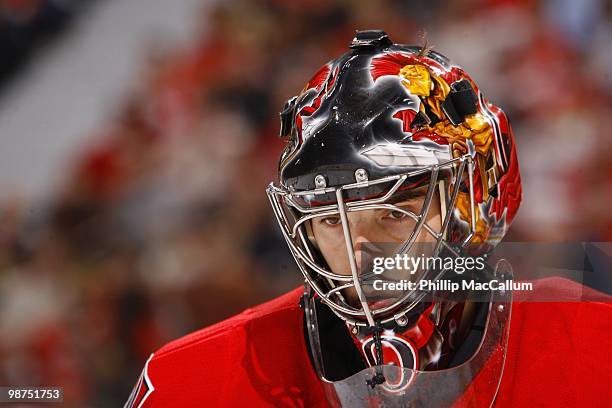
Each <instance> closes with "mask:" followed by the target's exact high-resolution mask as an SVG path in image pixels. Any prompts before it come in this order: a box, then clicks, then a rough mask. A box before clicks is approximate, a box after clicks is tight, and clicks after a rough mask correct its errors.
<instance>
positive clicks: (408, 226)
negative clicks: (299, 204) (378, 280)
mask: <svg viewBox="0 0 612 408" xmlns="http://www.w3.org/2000/svg"><path fill="white" fill-rule="evenodd" d="M426 194H427V187H423V188H419V189H415V190H413V191H411V192H410V194H409V195H408V197H406V198H405V199H401V201H399V202H397V203H395V205H396V206H398V207H400V208H402V209H405V210H409V211H411V212H413V213H415V214H420V213H421V210H422V208H423V204H424V202H425V196H426ZM347 216H348V221H349V227H350V231H351V238H352V241H353V251H354V252H355V257H356V262H357V268H358V270H359V269H360V268H361V266H362V264H367V262H368V261H369V259H368V258H367V257H371V256H372V254H371V253H372V250H371V248H373V247H376V246H377V244H380V243H397V244H400V243H403V242H405V241H406V240H407V238H408V237H409V236H410V234H411V233H412V231H413V230H414V228H415V225H416V221H415V220H414V219H413V218H411V217H410V216H409V215H406V214H404V213H402V212H400V211H397V210H390V209H375V210H364V211H353V212H349V213H348V214H347ZM426 222H427V224H428V225H429V227H430V228H431V229H432V230H433V231H436V232H439V231H440V230H441V228H442V217H441V212H440V200H439V196H438V194H435V193H434V195H433V197H432V201H431V206H430V208H429V211H428V214H427V219H426ZM312 232H313V235H314V238H315V240H316V242H317V245H318V247H319V250H320V251H321V254H322V255H323V257H324V258H325V261H326V262H327V264H328V265H329V267H330V269H331V270H332V272H334V273H337V274H339V275H347V276H350V275H351V268H350V264H349V258H348V254H347V249H346V243H345V240H344V233H343V230H342V224H341V222H340V216H339V215H334V216H328V217H319V218H315V219H313V220H312ZM416 242H419V243H428V242H431V243H434V242H436V238H435V237H434V236H433V235H431V234H430V233H428V232H427V231H426V229H425V228H421V231H420V232H419V235H418V236H417V238H416ZM346 295H347V296H348V298H349V300H350V301H352V303H354V302H355V301H356V292H355V291H354V289H352V290H350V291H348V292H347V293H346Z"/></svg>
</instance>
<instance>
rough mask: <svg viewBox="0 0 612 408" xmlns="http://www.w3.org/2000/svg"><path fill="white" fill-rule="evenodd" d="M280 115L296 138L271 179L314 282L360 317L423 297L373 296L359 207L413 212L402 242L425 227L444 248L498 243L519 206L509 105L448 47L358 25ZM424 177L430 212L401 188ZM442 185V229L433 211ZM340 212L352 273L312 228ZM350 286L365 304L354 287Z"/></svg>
mask: <svg viewBox="0 0 612 408" xmlns="http://www.w3.org/2000/svg"><path fill="white" fill-rule="evenodd" d="M280 116H281V129H280V136H281V138H282V139H283V140H284V141H285V142H286V146H285V149H284V151H283V153H282V155H281V158H280V162H279V168H278V170H279V181H280V184H279V185H274V184H270V185H269V187H268V189H267V194H268V197H269V199H270V202H271V204H272V208H273V210H274V214H275V216H276V219H277V220H278V223H279V225H280V227H281V231H282V234H283V236H284V238H285V239H286V241H287V243H288V245H289V248H290V250H291V253H292V255H293V256H294V258H295V260H296V262H297V264H298V266H299V268H300V270H301V272H302V273H303V275H304V278H305V279H306V281H307V283H308V285H309V286H310V287H312V289H313V290H314V292H315V293H316V295H317V296H318V297H320V299H321V301H323V302H324V303H326V304H327V305H328V306H329V307H330V308H331V309H332V311H333V312H334V313H335V314H336V315H338V316H340V317H341V318H342V319H344V320H345V321H346V322H347V323H349V324H351V325H355V326H370V327H374V326H375V325H377V324H385V323H387V322H390V321H392V320H394V319H395V320H397V319H398V318H401V317H402V316H405V315H406V314H407V313H408V312H409V311H410V310H412V309H413V308H414V307H415V305H416V304H418V303H419V300H420V298H419V294H418V293H414V292H408V293H406V294H404V295H402V296H401V297H400V298H398V299H396V300H394V301H393V302H386V303H385V304H383V305H382V306H381V305H377V304H375V303H372V302H369V301H368V299H366V297H365V294H364V290H363V288H362V280H361V278H360V276H359V271H358V267H357V262H356V258H355V253H354V249H353V248H354V246H353V242H352V239H351V234H350V229H349V225H348V221H347V217H348V214H349V213H351V212H353V211H364V210H371V209H387V210H389V209H392V210H394V211H399V212H402V213H403V214H406V215H407V216H408V217H410V218H411V219H412V220H413V221H414V230H413V231H412V233H411V234H409V236H407V237H405V242H404V243H403V244H402V245H400V246H399V247H398V248H399V250H398V253H402V252H403V253H406V252H408V251H409V250H410V248H412V246H413V245H414V244H415V241H416V240H417V237H418V236H419V234H420V233H421V232H423V231H424V233H426V234H429V235H430V236H431V237H433V241H435V243H434V252H435V253H436V254H437V253H439V251H441V250H444V249H447V250H452V251H461V250H462V248H465V247H466V246H467V245H468V244H470V248H471V249H473V248H474V247H475V246H474V245H476V246H477V248H478V251H480V252H483V253H484V252H488V251H490V250H491V249H492V248H494V246H495V245H496V244H497V243H498V242H499V241H500V240H501V239H502V238H503V236H504V235H505V233H506V231H507V230H508V227H509V225H510V223H511V222H512V219H513V218H514V216H515V214H516V212H517V210H518V207H519V203H520V198H521V182H520V175H519V168H518V162H517V157H516V149H515V144H514V137H513V134H512V130H511V128H510V125H509V123H508V120H507V118H506V115H505V114H504V113H503V112H502V110H501V109H500V108H498V107H497V106H495V105H493V104H491V103H490V102H488V101H487V100H486V98H485V97H484V95H483V94H482V93H481V91H480V90H479V89H478V87H477V86H476V84H475V83H474V81H473V80H472V79H471V78H470V77H469V76H468V75H467V74H466V73H465V72H464V71H463V70H462V69H461V68H459V67H458V66H456V65H453V64H452V63H451V62H450V61H449V60H448V59H447V58H446V57H444V56H443V55H441V54H439V53H437V52H434V51H427V50H422V49H421V48H420V47H415V46H408V45H398V44H392V42H391V41H390V40H389V37H388V36H387V35H386V34H385V33H384V32H382V31H367V32H358V33H357V36H356V38H355V39H354V40H353V42H352V44H351V45H350V51H349V52H347V53H346V54H344V55H342V56H340V57H339V58H337V59H334V60H332V61H330V62H328V63H327V64H325V65H324V66H323V67H322V68H321V69H320V70H319V71H318V72H317V73H316V74H315V75H314V76H313V77H312V79H311V80H310V81H308V83H307V84H306V85H305V86H304V88H303V89H302V91H301V92H300V93H299V95H297V96H295V97H293V98H291V99H289V100H288V101H287V103H286V104H285V106H284V108H283V109H282V112H281V114H280ZM425 186H427V187H425ZM419 187H421V188H426V189H427V193H426V195H425V199H424V203H423V207H422V209H421V211H420V212H413V211H408V210H406V209H405V208H401V207H398V206H396V205H394V203H395V202H396V201H397V200H394V198H395V197H397V195H398V194H402V193H404V192H406V191H408V190H411V189H414V188H419ZM436 196H438V197H439V201H440V205H441V208H440V211H441V217H442V229H441V230H440V231H438V230H434V229H432V228H431V227H430V226H429V225H428V224H427V223H426V222H425V220H426V218H427V214H428V211H429V210H430V207H431V204H432V202H434V197H436ZM436 198H437V197H436ZM333 215H336V216H339V217H340V220H341V224H342V230H343V234H344V238H345V240H346V244H347V245H346V249H347V254H348V257H349V262H350V266H351V275H340V274H337V273H334V272H333V271H332V270H330V268H329V267H328V265H327V264H326V262H325V260H324V259H323V257H322V256H321V254H320V252H319V250H318V248H317V245H316V242H314V240H313V238H312V233H311V230H309V228H310V227H309V225H310V221H311V220H312V219H313V218H315V217H319V216H333ZM349 288H354V290H355V291H356V293H357V296H358V299H359V302H358V303H359V305H356V304H350V303H349V302H347V301H346V299H345V296H343V293H345V291H346V290H347V289H349ZM378 303H380V302H378ZM383 303H384V302H383Z"/></svg>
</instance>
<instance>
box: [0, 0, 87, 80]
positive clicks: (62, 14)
mask: <svg viewBox="0 0 612 408" xmlns="http://www.w3.org/2000/svg"><path fill="white" fill-rule="evenodd" d="M93 1H94V0H78V1H74V0H0V86H1V85H3V83H4V81H6V80H8V79H9V78H11V76H12V75H14V74H15V73H17V72H18V71H19V70H20V69H21V68H22V66H23V65H24V63H26V62H27V61H28V60H29V59H30V57H31V55H32V54H34V53H35V52H36V51H37V50H39V49H40V48H42V47H44V46H45V45H47V44H48V43H49V42H50V40H52V39H54V38H57V35H58V34H59V33H61V32H62V31H64V30H66V29H67V28H68V27H69V26H70V23H71V22H72V21H73V19H74V17H75V16H76V15H78V14H79V13H80V12H82V11H83V9H85V6H87V5H89V4H90V3H92V2H93Z"/></svg>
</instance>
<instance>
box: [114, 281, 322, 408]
mask: <svg viewBox="0 0 612 408" xmlns="http://www.w3.org/2000/svg"><path fill="white" fill-rule="evenodd" d="M302 292H303V289H301V288H297V289H295V290H292V291H290V292H288V293H286V294H284V295H282V296H280V297H278V298H276V299H273V300H271V301H269V302H266V303H263V304H261V305H259V306H256V307H253V308H250V309H247V310H245V311H244V312H242V313H240V314H238V315H236V316H234V317H231V318H229V319H227V320H224V321H222V322H220V323H217V324H214V325H212V326H209V327H207V328H204V329H201V330H198V331H196V332H193V333H191V334H188V335H186V336H184V337H182V338H179V339H177V340H174V341H172V342H170V343H168V344H166V345H165V346H163V347H161V348H160V349H159V350H157V351H156V352H154V353H153V354H152V355H151V357H150V358H149V360H148V361H147V362H146V364H145V367H144V369H143V371H142V373H141V375H140V378H139V380H138V382H137V384H136V386H135V387H134V390H133V392H132V394H131V396H130V399H129V401H128V403H127V404H126V407H140V406H142V407H149V406H169V405H168V404H170V405H172V406H177V405H180V406H192V405H193V404H196V405H197V401H200V402H201V401H202V400H201V398H203V397H205V398H206V402H207V403H210V404H212V405H213V406H215V405H217V404H220V405H224V404H228V403H230V402H231V403H232V404H240V403H242V402H243V401H259V402H260V403H261V404H260V405H271V406H273V405H275V401H274V399H275V398H288V399H295V398H297V399H300V398H303V396H304V395H306V394H304V393H302V394H300V395H297V396H295V395H292V394H291V393H294V392H296V391H295V390H301V391H303V390H308V394H312V395H313V396H317V395H318V394H319V393H318V390H316V389H315V388H316V387H318V385H317V384H318V382H317V381H316V377H315V376H314V371H313V370H312V369H311V368H310V366H309V360H308V356H307V351H306V346H305V342H304V337H303V323H302V312H301V310H300V306H299V297H300V295H301V294H302ZM222 390H225V391H227V392H223V391H222ZM230 390H231V391H232V392H229V391H230ZM236 390H240V392H239V393H236V392H235V391H236ZM271 390H274V392H272V391H271ZM145 402H146V403H145ZM143 404H144V405H143ZM311 405H312V404H311Z"/></svg>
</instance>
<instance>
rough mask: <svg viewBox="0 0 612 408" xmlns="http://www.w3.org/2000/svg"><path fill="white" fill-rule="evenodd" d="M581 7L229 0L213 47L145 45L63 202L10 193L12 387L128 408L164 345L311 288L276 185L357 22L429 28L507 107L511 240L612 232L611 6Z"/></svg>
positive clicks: (0, 281)
mask: <svg viewBox="0 0 612 408" xmlns="http://www.w3.org/2000/svg"><path fill="white" fill-rule="evenodd" d="M570 3H572V2H570V1H563V0H557V1H552V0H551V1H535V0H523V1H510V0H469V1H466V0H462V1H459V0H453V1H441V0H437V1H426V0H419V1H404V2H402V1H395V0H386V1H382V2H370V1H365V0H362V1H351V2H349V1H339V2H332V1H327V0H300V1H291V2H285V1H280V0H259V1H228V2H219V3H218V5H217V6H216V7H215V8H214V11H213V12H212V13H211V14H207V17H206V18H201V22H200V27H201V34H200V36H199V39H198V41H197V42H196V44H197V45H196V46H194V47H192V48H190V49H186V50H185V49H176V48H159V47H151V49H149V50H146V58H145V59H144V61H143V63H142V72H141V73H140V75H139V78H140V83H139V84H138V85H137V86H136V87H135V88H134V89H133V91H132V92H131V94H130V95H129V97H127V98H126V99H125V100H123V101H121V103H119V104H118V106H119V108H118V109H117V112H116V115H115V116H114V117H112V118H109V121H108V125H107V126H106V127H105V128H103V129H99V131H98V133H97V134H95V135H91V137H90V138H89V139H88V140H90V142H89V143H88V144H86V145H84V146H79V147H78V148H77V149H76V150H75V154H77V155H78V157H79V160H78V162H77V165H76V166H75V167H74V168H73V169H72V171H71V172H70V173H69V174H66V176H65V179H64V180H65V181H64V183H63V185H62V188H61V189H60V190H59V191H57V193H56V195H55V196H54V197H52V198H51V200H50V202H49V203H48V204H47V205H45V206H44V207H43V208H40V207H39V206H35V205H34V204H33V203H30V202H28V201H27V200H24V199H22V198H17V197H4V196H3V197H2V201H1V202H0V384H23V385H36V384H41V385H42V384H44V385H49V386H50V385H62V386H64V387H65V399H66V401H67V402H68V405H70V406H117V405H120V404H121V403H122V402H123V401H124V400H125V399H126V397H127V395H128V394H129V390H130V388H131V386H132V384H133V383H134V381H135V380H136V378H137V376H138V372H139V370H140V369H141V367H142V365H143V363H144V362H145V360H146V359H147V357H148V355H149V353H150V352H152V351H153V350H155V349H156V348H158V347H159V346H161V345H162V344H163V343H165V342H167V341H168V340H170V339H172V338H176V337H179V336H181V335H183V334H186V333H188V332H189V331H193V330H195V329H197V328H199V327H203V326H205V325H208V324H211V323H214V322H216V321H219V320H221V319H223V318H225V317H227V316H229V315H232V314H235V313H237V312H239V311H241V310H242V309H244V308H246V307H248V306H251V305H254V304H256V303H259V302H261V301H263V300H266V299H269V298H272V297H274V296H276V295H278V294H280V293H282V292H283V291H286V290H288V289H290V288H292V287H295V286H296V285H298V284H299V282H300V278H299V273H298V272H297V270H296V268H295V267H294V266H293V264H292V260H291V259H290V257H289V254H288V251H287V249H286V247H285V244H284V242H283V241H282V239H281V238H280V237H279V235H278V233H277V230H276V229H275V228H276V227H275V225H274V223H273V220H272V217H271V211H270V209H269V204H268V202H267V199H266V197H265V193H264V189H265V186H266V185H267V183H269V182H270V181H271V180H275V179H276V165H277V157H278V155H279V153H280V151H281V149H282V142H281V141H280V140H279V139H278V138H277V134H278V111H279V110H280V108H281V107H282V105H283V103H284V101H285V100H286V99H287V98H288V97H290V96H292V95H294V94H296V93H297V92H299V90H300V89H301V88H302V87H303V85H304V83H306V81H307V80H308V79H309V77H310V75H312V74H313V73H314V72H316V70H317V69H318V68H319V67H320V66H321V65H322V64H323V63H324V62H326V61H327V60H329V59H330V58H332V57H334V56H336V55H338V54H340V53H343V52H345V51H346V49H347V44H348V42H350V40H351V39H352V37H353V34H354V31H355V29H357V28H360V29H363V28H383V29H385V30H386V31H387V32H388V33H389V34H390V36H391V38H392V39H394V40H395V41H396V42H406V43H417V44H420V43H422V41H423V37H424V36H425V37H426V39H427V41H428V43H429V44H430V45H432V46H433V47H434V49H436V50H437V51H439V52H442V53H444V54H447V55H449V56H451V58H452V59H453V60H454V61H456V62H457V63H459V64H460V65H462V66H463V67H464V68H465V69H466V70H467V71H468V72H470V73H472V77H473V78H474V79H475V81H476V82H477V83H478V84H479V86H480V88H481V89H483V90H484V92H485V94H486V96H487V97H488V98H489V99H490V100H491V101H493V102H495V104H497V105H498V106H501V107H503V109H504V110H505V111H506V112H507V113H508V115H509V117H510V120H511V123H512V124H513V127H514V132H515V136H516V140H517V145H518V147H519V160H520V163H521V171H522V178H523V184H524V202H523V206H522V208H521V210H520V211H519V214H518V216H517V218H516V221H515V224H514V228H513V229H512V232H511V236H510V237H509V239H511V240H517V241H523V240H527V241H532V240H533V241H572V240H574V241H577V240H592V241H611V240H612V213H610V211H609V210H608V207H609V203H612V160H609V159H610V157H612V137H610V136H609V135H608V133H607V126H606V120H607V119H606V117H607V112H608V111H609V108H610V106H611V97H612V79H611V78H610V76H609V73H610V71H611V68H612V57H611V56H612V49H611V47H612V45H611V44H612V41H610V40H611V39H612V7H611V6H610V5H609V2H604V1H601V2H599V1H596V0H589V1H581V2H573V3H575V4H573V6H570V5H568V4H570ZM606 3H608V4H606ZM577 4H578V5H577ZM580 5H582V6H580ZM196 15H197V13H194V16H196ZM194 18H197V17H194ZM424 33H425V34H424Z"/></svg>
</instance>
